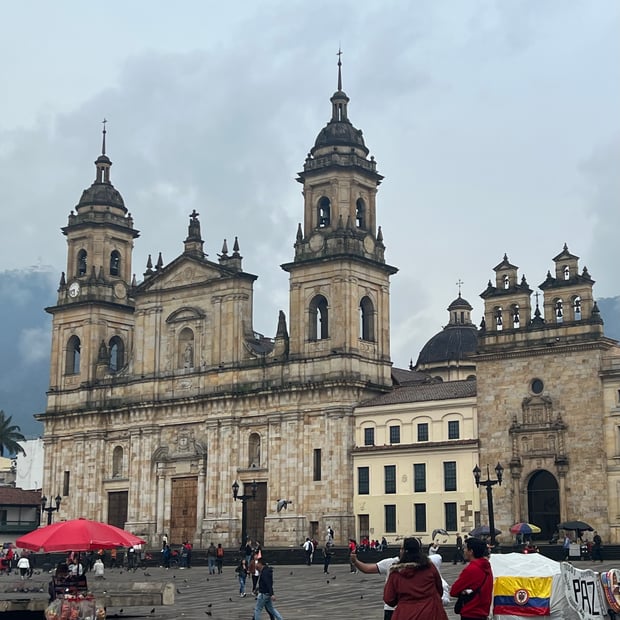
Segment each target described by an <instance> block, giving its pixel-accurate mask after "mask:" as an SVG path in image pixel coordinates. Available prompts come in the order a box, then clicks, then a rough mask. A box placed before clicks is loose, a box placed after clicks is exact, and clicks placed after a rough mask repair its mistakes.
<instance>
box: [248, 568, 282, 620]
mask: <svg viewBox="0 0 620 620" xmlns="http://www.w3.org/2000/svg"><path fill="white" fill-rule="evenodd" d="M256 564H257V566H258V571H259V573H260V575H259V577H258V596H257V597H256V607H255V608H254V620H260V617H261V614H262V612H263V609H266V610H267V613H268V614H269V615H270V616H273V618H275V620H283V619H282V616H281V615H280V612H279V611H278V610H277V609H276V608H275V607H274V606H273V601H275V600H276V597H275V594H274V593H273V569H272V568H271V566H269V565H268V564H267V562H265V558H264V557H261V558H258V559H257V560H256Z"/></svg>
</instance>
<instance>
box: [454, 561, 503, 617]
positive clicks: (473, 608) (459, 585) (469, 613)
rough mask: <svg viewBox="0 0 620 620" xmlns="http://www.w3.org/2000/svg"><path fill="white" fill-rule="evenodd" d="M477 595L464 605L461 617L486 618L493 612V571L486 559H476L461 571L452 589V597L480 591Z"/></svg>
mask: <svg viewBox="0 0 620 620" xmlns="http://www.w3.org/2000/svg"><path fill="white" fill-rule="evenodd" d="M479 588H480V591H479V592H477V594H476V595H475V596H474V597H473V598H472V599H471V601H468V602H467V603H465V604H464V605H463V609H462V610H461V616H464V617H466V618H486V617H487V616H488V615H489V612H490V611H491V599H492V598H493V571H492V570H491V563H490V562H489V560H487V559H486V558H474V559H473V560H472V561H471V562H469V564H467V566H466V567H465V568H464V569H463V570H462V571H461V574H460V575H459V576H458V578H457V580H456V581H455V582H454V583H453V584H452V587H451V588H450V596H453V597H454V598H456V597H457V596H458V595H459V594H460V593H461V592H462V591H463V590H467V589H470V590H478V589H479Z"/></svg>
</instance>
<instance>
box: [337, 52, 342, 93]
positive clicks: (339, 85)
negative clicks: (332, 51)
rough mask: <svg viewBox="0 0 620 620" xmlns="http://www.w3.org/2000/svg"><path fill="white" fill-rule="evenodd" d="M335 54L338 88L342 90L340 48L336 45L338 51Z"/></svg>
mask: <svg viewBox="0 0 620 620" xmlns="http://www.w3.org/2000/svg"><path fill="white" fill-rule="evenodd" d="M336 56H338V90H342V70H341V67H342V50H341V49H340V46H338V53H337V54H336Z"/></svg>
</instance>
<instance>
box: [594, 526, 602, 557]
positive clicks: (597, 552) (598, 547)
mask: <svg viewBox="0 0 620 620" xmlns="http://www.w3.org/2000/svg"><path fill="white" fill-rule="evenodd" d="M592 561H593V562H599V561H600V562H602V561H603V540H602V539H601V537H600V535H599V533H598V532H597V531H596V530H594V536H593V537H592Z"/></svg>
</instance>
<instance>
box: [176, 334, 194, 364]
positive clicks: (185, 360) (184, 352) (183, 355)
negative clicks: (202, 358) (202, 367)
mask: <svg viewBox="0 0 620 620" xmlns="http://www.w3.org/2000/svg"><path fill="white" fill-rule="evenodd" d="M194 354H195V350H194V332H193V331H192V330H191V329H190V328H189V327H184V328H183V329H182V330H181V333H180V334H179V368H193V367H194Z"/></svg>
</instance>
